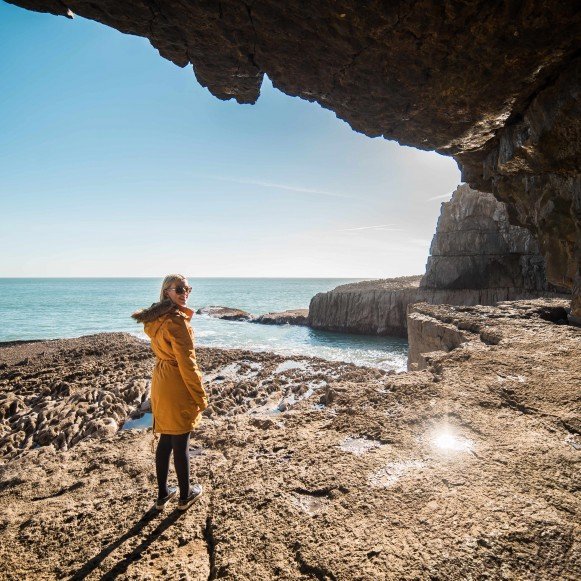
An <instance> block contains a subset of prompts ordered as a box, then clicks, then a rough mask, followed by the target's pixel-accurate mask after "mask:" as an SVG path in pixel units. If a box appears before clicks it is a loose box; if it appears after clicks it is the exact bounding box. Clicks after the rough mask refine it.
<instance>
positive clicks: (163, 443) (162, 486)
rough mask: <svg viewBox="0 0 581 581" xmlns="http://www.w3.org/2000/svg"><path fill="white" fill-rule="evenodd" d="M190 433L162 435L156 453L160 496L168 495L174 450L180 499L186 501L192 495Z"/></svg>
mask: <svg viewBox="0 0 581 581" xmlns="http://www.w3.org/2000/svg"><path fill="white" fill-rule="evenodd" d="M189 447H190V432H188V433H187V434H179V435H178V436H172V435H170V434H161V436H160V438H159V443H158V445H157V450H156V451H155V472H156V474H157V487H158V496H159V498H163V497H164V496H167V495H168V490H167V475H168V473H169V457H170V456H171V453H172V450H173V465H174V467H175V470H176V475H177V477H178V484H179V487H180V498H181V499H184V500H185V499H186V498H187V497H188V495H189V493H190V454H189Z"/></svg>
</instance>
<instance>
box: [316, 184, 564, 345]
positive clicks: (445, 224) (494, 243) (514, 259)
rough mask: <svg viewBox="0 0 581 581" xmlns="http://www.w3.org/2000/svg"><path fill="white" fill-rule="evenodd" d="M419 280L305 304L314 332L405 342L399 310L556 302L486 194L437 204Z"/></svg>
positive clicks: (524, 237) (532, 244)
mask: <svg viewBox="0 0 581 581" xmlns="http://www.w3.org/2000/svg"><path fill="white" fill-rule="evenodd" d="M430 251H431V256H430V257H429V258H428V263H427V266H426V274H425V275H424V276H423V277H421V276H415V277H402V278H396V279H387V280H378V281H365V282H361V283H354V284H348V285H342V286H339V287H337V288H336V289H333V290H332V291H329V292H327V293H319V294H318V295H316V296H315V297H313V299H312V300H311V304H310V307H309V325H310V326H312V327H313V328H315V329H326V330H329V331H341V332H348V333H363V334H370V335H396V336H402V337H405V336H406V335H407V319H406V312H407V307H408V305H410V304H413V303H416V302H427V303H430V304H449V305H493V304H495V303H497V302H499V301H508V300H518V299H526V298H535V297H562V298H569V297H568V295H566V294H562V293H557V292H554V288H552V287H550V285H549V284H548V283H547V279H546V276H545V262H544V259H543V257H542V256H541V255H540V254H539V249H538V245H537V243H536V241H535V240H534V238H533V237H532V235H531V233H530V232H529V231H528V230H526V229H525V228H520V227H519V226H512V225H510V223H509V220H508V215H507V212H506V207H505V205H504V204H503V203H501V202H498V201H497V200H496V199H495V198H494V196H492V194H483V193H481V192H476V191H474V190H472V189H470V187H469V186H467V185H466V184H463V185H460V186H459V187H458V188H457V189H456V190H455V192H454V193H453V195H452V198H451V200H450V201H449V202H445V203H443V204H442V211H441V214H440V218H439V220H438V226H437V229H436V234H435V236H434V238H433V240H432V246H431V249H430Z"/></svg>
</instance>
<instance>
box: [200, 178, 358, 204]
mask: <svg viewBox="0 0 581 581" xmlns="http://www.w3.org/2000/svg"><path fill="white" fill-rule="evenodd" d="M204 177H207V178H208V179H212V180H219V181H221V182H231V183H234V184H245V185H251V186H259V187H262V188H275V189H278V190H285V191H287V192H296V193H298V194H317V195H320V196H331V197H333V198H350V199H351V198H353V197H354V196H350V195H348V194H343V193H341V192H329V191H328V190H319V189H317V188H305V187H302V186H295V185H291V184H277V183H274V182H265V181H262V180H247V179H243V178H225V177H222V176H204Z"/></svg>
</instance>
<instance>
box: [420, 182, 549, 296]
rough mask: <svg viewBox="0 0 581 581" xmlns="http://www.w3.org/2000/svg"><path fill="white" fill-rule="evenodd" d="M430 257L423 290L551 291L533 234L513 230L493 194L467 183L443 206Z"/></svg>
mask: <svg viewBox="0 0 581 581" xmlns="http://www.w3.org/2000/svg"><path fill="white" fill-rule="evenodd" d="M430 254H431V256H430V257H429V258H428V263H427V265H426V274H425V275H424V277H423V279H422V281H421V283H420V286H421V287H422V288H431V289H493V288H519V289H523V290H531V291H546V290H549V289H548V284H547V278H546V274H545V261H544V259H543V257H542V256H541V255H540V253H539V246H538V244H537V241H536V240H535V239H534V237H533V236H532V234H531V232H530V231H529V230H527V229H526V228H521V227H519V226H512V225H511V224H510V222H509V219H508V214H507V211H506V206H505V204H503V203H501V202H498V201H497V200H496V199H495V198H494V196H493V195H492V194H485V193H482V192H477V191H475V190H472V189H471V188H470V186H468V185H467V184H462V185H460V186H458V188H456V190H455V191H454V193H453V194H452V198H451V199H450V201H449V202H444V203H443V204H442V211H441V213H440V217H439V219H438V225H437V227H436V234H435V235H434V238H433V240H432V245H431V248H430Z"/></svg>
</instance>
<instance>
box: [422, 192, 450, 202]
mask: <svg viewBox="0 0 581 581" xmlns="http://www.w3.org/2000/svg"><path fill="white" fill-rule="evenodd" d="M451 196H452V192H450V193H449V194H442V195H441V196H434V197H433V198H428V199H427V200H426V202H433V201H434V200H444V199H446V198H450V197H451Z"/></svg>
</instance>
